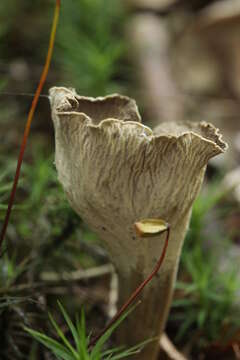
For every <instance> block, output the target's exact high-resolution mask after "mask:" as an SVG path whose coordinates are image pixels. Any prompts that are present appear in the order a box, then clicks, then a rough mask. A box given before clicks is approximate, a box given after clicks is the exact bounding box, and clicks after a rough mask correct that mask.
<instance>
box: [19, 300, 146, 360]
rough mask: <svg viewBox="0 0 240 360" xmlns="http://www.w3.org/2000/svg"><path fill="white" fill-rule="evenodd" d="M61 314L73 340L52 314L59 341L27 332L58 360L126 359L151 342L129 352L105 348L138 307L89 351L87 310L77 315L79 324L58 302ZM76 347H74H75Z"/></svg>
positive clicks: (123, 316)
mask: <svg viewBox="0 0 240 360" xmlns="http://www.w3.org/2000/svg"><path fill="white" fill-rule="evenodd" d="M58 306H59V308H60V311H61V314H62V316H63V318H64V320H65V322H66V324H67V327H68V330H69V331H70V332H71V335H72V340H71V341H69V340H68V339H67V337H66V336H65V334H64V333H63V331H62V329H61V328H60V326H59V325H58V324H57V323H56V321H55V320H54V319H53V317H52V315H51V314H49V318H50V321H51V324H52V326H53V327H54V329H55V332H56V334H57V336H58V338H59V340H55V339H53V338H51V337H49V336H47V335H46V334H44V333H41V332H38V331H35V330H32V329H29V328H27V327H24V329H25V330H26V331H27V332H28V333H29V334H30V335H31V336H32V337H33V338H34V339H36V340H37V341H39V342H40V343H41V344H43V345H44V346H45V347H46V348H48V349H49V350H50V351H51V353H52V354H53V355H55V356H56V358H57V359H61V360H110V359H111V360H117V359H125V358H127V357H129V356H132V355H134V354H137V353H139V352H140V351H141V350H142V349H143V347H144V346H145V345H146V344H147V343H148V342H150V341H151V340H146V341H144V342H142V343H141V344H138V345H136V346H133V347H131V348H129V349H124V347H117V348H113V349H108V350H106V349H105V345H106V342H107V341H108V340H109V338H110V337H111V335H112V333H113V331H114V330H115V329H116V328H117V327H118V326H119V325H120V323H121V322H122V321H123V320H124V319H125V318H126V317H127V316H128V315H129V314H130V313H131V312H132V311H133V310H134V309H135V307H136V305H135V306H133V307H132V308H130V309H129V310H128V311H126V312H125V313H124V314H123V315H122V316H121V317H120V318H119V319H118V321H116V322H115V323H114V324H113V325H112V326H111V327H110V328H109V329H108V330H107V331H106V332H105V333H104V334H103V335H102V336H101V337H100V339H99V340H98V341H97V342H96V344H95V345H94V346H93V347H92V348H90V349H89V344H90V336H87V335H86V324H85V315H84V311H82V312H81V316H80V317H79V316H76V321H75V324H74V323H73V322H72V320H71V319H70V317H69V315H68V314H67V312H66V310H65V309H64V307H63V306H62V305H61V303H60V302H58ZM73 344H74V345H73Z"/></svg>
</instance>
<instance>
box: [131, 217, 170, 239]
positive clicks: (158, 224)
mask: <svg viewBox="0 0 240 360" xmlns="http://www.w3.org/2000/svg"><path fill="white" fill-rule="evenodd" d="M134 225H135V230H136V233H137V235H138V236H141V237H152V236H157V235H159V234H161V233H162V232H164V231H166V230H167V229H168V228H169V224H168V223H167V222H166V221H164V220H162V219H143V220H140V221H137V222H136V223H135V224H134Z"/></svg>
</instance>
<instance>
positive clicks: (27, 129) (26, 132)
mask: <svg viewBox="0 0 240 360" xmlns="http://www.w3.org/2000/svg"><path fill="white" fill-rule="evenodd" d="M59 13H60V0H56V6H55V12H54V17H53V23H52V29H51V34H50V40H49V47H48V51H47V57H46V61H45V65H44V68H43V72H42V75H41V77H40V80H39V84H38V87H37V90H36V92H35V95H34V98H33V101H32V104H31V108H30V111H29V114H28V118H27V123H26V126H25V130H24V134H23V139H22V143H21V147H20V152H19V157H18V163H17V168H16V172H15V177H14V181H13V186H12V191H11V195H10V199H9V203H8V208H7V212H6V215H5V219H4V222H3V227H2V230H1V234H0V250H1V247H2V243H3V240H4V238H5V234H6V231H7V227H8V223H9V219H10V215H11V211H12V207H13V203H14V199H15V194H16V190H17V185H18V180H19V176H20V172H21V166H22V162H23V155H24V152H25V149H26V145H27V140H28V136H29V132H30V128H31V123H32V120H33V116H34V113H35V110H36V107H37V104H38V100H39V97H40V94H41V92H42V88H43V86H44V84H45V81H46V78H47V74H48V70H49V66H50V63H51V59H52V54H53V48H54V42H55V37H56V30H57V24H58V19H59Z"/></svg>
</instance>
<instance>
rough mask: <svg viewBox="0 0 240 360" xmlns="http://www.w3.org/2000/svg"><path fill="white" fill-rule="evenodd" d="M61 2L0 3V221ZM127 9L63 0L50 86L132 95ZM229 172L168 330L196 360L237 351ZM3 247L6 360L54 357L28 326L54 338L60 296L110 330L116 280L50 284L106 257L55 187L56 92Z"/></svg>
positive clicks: (201, 210) (189, 260)
mask: <svg viewBox="0 0 240 360" xmlns="http://www.w3.org/2000/svg"><path fill="white" fill-rule="evenodd" d="M53 9H54V1H49V0H41V1H40V0H34V1H33V0H32V1H28V0H21V1H17V0H10V1H9V0H1V3H0V221H2V220H3V218H4V214H5V210H6V206H7V202H8V197H9V192H10V189H11V184H12V179H13V175H14V171H15V166H16V159H17V154H18V149H19V145H20V142H21V137H22V133H23V129H24V124H25V120H26V116H27V111H28V109H29V106H30V104H31V101H32V95H31V94H32V93H33V92H34V91H35V88H36V85H37V83H38V80H39V77H40V73H41V70H42V66H43V63H44V59H45V55H46V51H47V46H48V39H49V32H50V27H51V21H52V15H53ZM129 16H131V15H130V14H129V13H127V11H126V9H125V8H124V6H123V3H122V1H120V0H67V1H62V9H61V17H60V22H59V27H58V30H57V39H56V45H55V50H54V55H53V61H52V65H51V68H50V72H49V76H48V80H47V83H46V85H45V87H44V91H43V93H44V94H45V95H47V94H48V88H49V87H51V86H55V85H61V86H69V87H74V88H76V90H77V91H78V92H79V93H80V94H83V95H90V96H102V95H105V94H109V93H112V92H120V93H124V94H128V95H132V94H135V93H136V92H137V87H138V85H137V83H136V81H135V75H136V74H135V73H136V69H135V64H134V61H133V60H130V57H129V51H128V46H129V44H128V41H127V38H126V37H125V24H126V22H127V21H128V18H129ZM9 93H11V95H9ZM25 93H27V94H26V95H24V94H25ZM140 107H141V106H140ZM143 110H144V109H143ZM224 175H225V174H224V169H223V170H222V169H221V170H219V168H216V169H215V168H214V166H213V167H211V168H210V170H209V172H208V177H207V181H206V184H205V186H204V191H203V192H202V194H201V195H200V197H199V199H198V200H197V202H196V203H195V205H194V209H193V217H192V222H191V226H190V230H189V233H188V236H187V239H186V242H185V245H184V251H183V256H182V260H181V264H180V272H179V282H178V284H177V288H176V293H175V299H174V303H173V306H172V311H171V315H170V319H169V322H168V327H167V332H168V334H169V336H170V338H171V339H172V340H173V341H174V342H175V343H176V344H177V345H178V346H180V347H183V346H189V347H190V348H191V350H190V353H191V354H192V356H193V358H194V359H198V358H199V359H200V358H203V359H205V358H206V359H207V358H211V356H212V351H217V354H218V356H219V357H218V358H219V359H220V358H223V359H224V357H220V356H222V354H223V349H222V348H221V347H220V345H219V344H221V345H222V344H223V343H224V344H225V345H226V346H225V348H226V349H227V350H226V351H228V350H229V348H230V350H231V343H232V341H235V342H237V341H238V340H239V329H240V317H239V304H238V295H239V289H240V281H239V270H238V266H237V265H238V263H237V262H236V261H231V260H230V261H228V262H227V264H226V265H224V267H222V266H220V265H219V264H222V260H221V259H222V256H223V254H224V253H225V254H228V253H230V252H231V251H232V250H231V249H232V245H233V244H236V243H239V237H238V234H237V230H236V228H237V226H236V225H235V223H234V225H232V224H233V219H236V218H237V225H238V223H239V222H238V221H239V207H238V204H237V203H236V202H235V201H234V200H233V199H232V198H231V197H228V194H226V193H224V191H223V190H222V188H221V186H220V184H221V181H222V178H223V177H224ZM4 245H5V246H4V252H3V254H2V256H1V258H0V334H1V336H0V358H1V359H7V360H9V359H14V360H15V359H29V360H30V359H31V360H33V359H49V358H50V357H47V356H48V355H46V354H47V352H46V350H44V349H43V348H42V347H41V346H39V345H37V344H36V343H35V342H34V341H32V340H31V341H30V338H29V337H28V335H27V334H26V333H25V332H24V331H23V329H22V325H26V326H30V327H34V328H37V329H41V330H43V331H46V333H49V332H50V333H51V330H50V329H48V322H47V321H46V318H47V311H48V310H49V309H52V311H55V310H56V299H61V301H62V302H63V303H64V305H65V306H66V308H67V309H68V310H69V312H70V314H71V315H72V316H74V314H75V313H76V312H77V311H79V309H80V307H81V305H84V306H85V311H86V317H87V326H88V329H92V328H94V329H96V330H97V329H99V328H101V327H102V326H103V324H104V322H105V320H106V318H107V315H106V313H107V311H106V308H107V301H108V291H109V275H107V276H103V277H102V278H101V279H98V280H86V281H76V282H74V281H69V282H64V281H59V282H57V281H56V282H55V283H54V284H52V285H51V286H50V285H49V282H48V281H47V280H46V277H47V276H48V275H49V273H52V272H54V273H55V274H60V275H61V274H62V273H63V272H64V271H69V272H71V271H75V270H77V269H87V268H89V267H92V266H99V265H102V264H105V263H107V262H108V259H107V256H106V254H105V253H104V251H103V250H102V248H101V245H100V243H99V241H98V239H97V237H96V236H95V235H94V234H93V233H92V232H91V231H89V230H88V228H87V227H86V225H84V224H83V223H82V222H81V219H79V217H78V216H77V215H76V214H75V213H74V212H73V211H72V210H71V209H70V207H69V205H68V202H67V201H66V199H65V196H64V194H63V191H62V189H61V186H60V185H59V184H58V181H57V175H56V171H55V167H54V139H53V127H52V123H51V117H50V109H49V103H48V98H47V97H42V98H41V99H40V101H39V105H38V109H37V113H36V116H35V118H34V121H33V126H32V132H31V135H30V138H29V142H28V147H27V150H26V154H25V162H24V165H23V169H22V176H21V180H20V185H19V188H18V192H17V197H16V205H15V207H14V211H13V214H12V217H11V222H10V225H9V228H8V232H7V237H6V242H5V244H4ZM209 249H211V251H210V250H209ZM219 250H221V251H219ZM56 311H57V310H56ZM56 316H58V314H57V313H56ZM189 339H190V340H189ZM232 339H234V340H232ZM189 343H190V345H189ZM219 348H220V350H219ZM224 351H225V350H224ZM219 354H220V355H219ZM200 355H201V356H203V357H200ZM194 356H195V357H194ZM212 358H213V357H212ZM230 358H231V357H230Z"/></svg>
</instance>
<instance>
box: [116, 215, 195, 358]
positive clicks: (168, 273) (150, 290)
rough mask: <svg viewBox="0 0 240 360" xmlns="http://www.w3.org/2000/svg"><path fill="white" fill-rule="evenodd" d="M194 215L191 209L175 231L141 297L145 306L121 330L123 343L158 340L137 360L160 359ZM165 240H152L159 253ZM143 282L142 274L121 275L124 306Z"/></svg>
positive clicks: (120, 293)
mask: <svg viewBox="0 0 240 360" xmlns="http://www.w3.org/2000/svg"><path fill="white" fill-rule="evenodd" d="M190 213H191V210H189V213H188V215H187V216H186V217H185V219H183V221H182V222H181V224H179V225H178V226H176V227H175V228H173V229H172V228H171V234H170V236H169V245H168V251H167V253H166V257H165V260H164V262H163V264H162V266H161V270H160V271H159V272H158V273H157V275H156V277H155V278H154V279H152V281H151V283H150V284H149V286H148V287H146V288H145V289H144V291H143V292H142V293H141V294H140V296H139V300H140V301H141V305H140V306H138V307H137V308H136V309H135V310H134V314H133V316H129V317H128V318H126V319H125V320H124V322H123V323H122V324H121V325H120V327H119V329H118V330H117V337H118V343H119V344H128V345H129V346H132V345H135V344H137V343H139V342H141V341H144V340H147V339H154V340H153V341H151V342H150V343H149V344H148V345H147V346H146V347H145V348H144V349H143V351H142V352H141V353H140V354H138V355H135V357H134V360H135V359H136V360H150V359H151V360H153V359H157V356H158V352H159V339H160V336H161V335H162V333H163V330H164V328H165V324H166V320H167V318H168V314H169V310H170V305H171V300H172V295H173V290H174V285H175V282H176V274H177V269H178V263H179V259H180V254H181V248H182V244H183V240H184V236H185V232H186V230H187V225H188V222H189V218H190ZM161 240H162V239H160V238H154V239H152V241H153V242H154V243H155V242H156V243H155V251H157V248H158V247H159V243H161V242H162V241H161ZM153 251H154V250H153ZM150 253H152V252H150ZM146 256H147V254H146ZM149 261H150V259H149ZM142 273H144V269H142ZM140 281H141V272H140V271H132V272H131V275H130V276H129V274H128V276H126V275H125V274H124V273H123V274H121V273H119V304H120V305H121V304H122V303H123V301H124V299H125V298H126V296H127V294H130V293H131V292H132V290H133V289H134V288H135V287H136V285H137V284H138V283H139V282H140Z"/></svg>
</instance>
